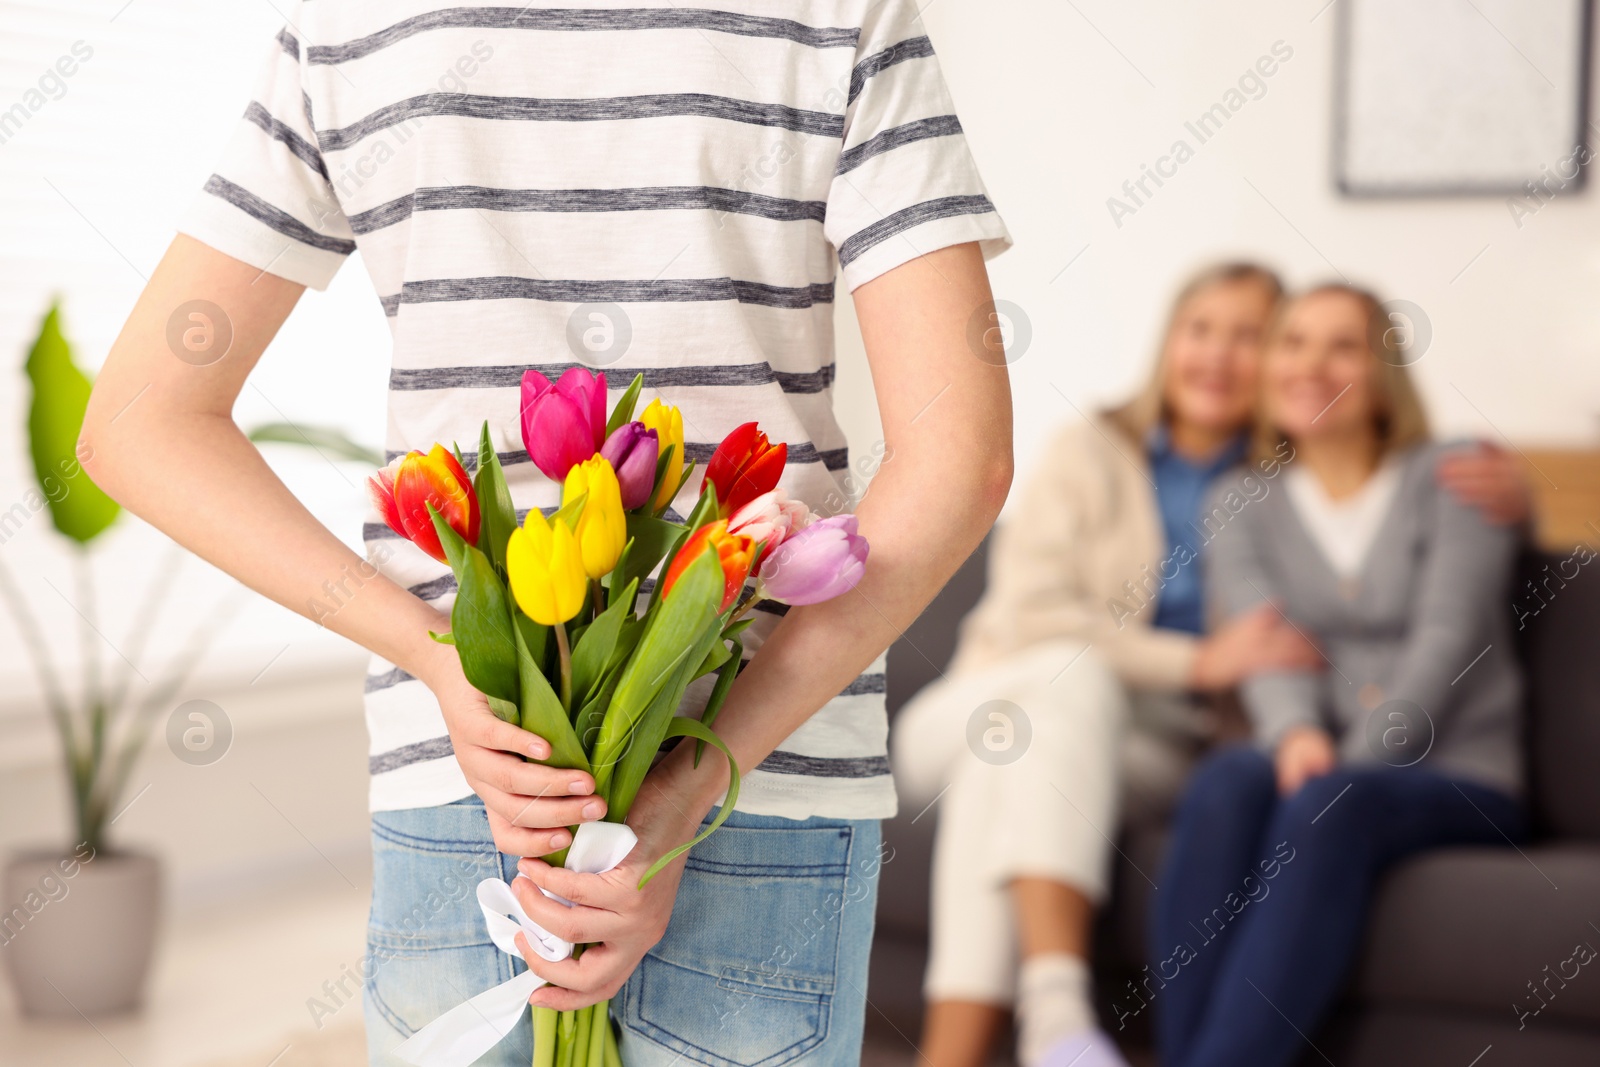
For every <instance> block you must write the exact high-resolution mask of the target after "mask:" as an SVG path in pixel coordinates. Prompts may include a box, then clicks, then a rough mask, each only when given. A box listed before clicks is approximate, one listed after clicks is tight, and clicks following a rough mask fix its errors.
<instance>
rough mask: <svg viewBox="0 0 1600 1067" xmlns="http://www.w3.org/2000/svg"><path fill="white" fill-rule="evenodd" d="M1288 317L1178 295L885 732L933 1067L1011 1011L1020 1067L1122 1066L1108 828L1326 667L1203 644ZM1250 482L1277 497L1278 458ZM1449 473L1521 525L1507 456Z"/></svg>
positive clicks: (1251, 633)
mask: <svg viewBox="0 0 1600 1067" xmlns="http://www.w3.org/2000/svg"><path fill="white" fill-rule="evenodd" d="M1281 295H1282V287H1281V285H1280V283H1279V281H1278V278H1277V277H1276V275H1274V274H1273V273H1272V272H1271V271H1270V270H1267V269H1266V268H1264V267H1261V266H1258V265H1256V264H1252V263H1230V264H1225V265H1222V266H1216V267H1212V268H1209V269H1207V270H1204V271H1202V272H1200V273H1199V274H1197V275H1196V276H1195V277H1194V278H1193V279H1192V280H1191V281H1190V282H1189V283H1188V284H1187V285H1185V286H1184V287H1183V288H1182V289H1181V290H1180V292H1179V294H1178V296H1177V298H1176V300H1175V301H1174V303H1173V306H1172V310H1171V313H1170V317H1169V319H1168V323H1167V327H1166V331H1165V334H1164V336H1163V340H1162V343H1161V347H1160V352H1159V356H1158V359H1157V361H1156V367H1155V370H1154V373H1153V374H1152V376H1151V378H1150V381H1149V384H1148V385H1147V386H1146V388H1145V389H1144V390H1143V391H1142V392H1141V393H1140V394H1139V395H1138V396H1137V397H1135V398H1134V399H1133V400H1132V401H1130V402H1128V403H1127V404H1124V405H1123V406H1121V407H1119V408H1116V409H1114V410H1111V411H1108V412H1105V413H1101V414H1096V415H1093V416H1090V417H1088V418H1086V419H1081V420H1077V421H1076V422H1075V423H1074V424H1072V425H1069V426H1068V427H1066V428H1064V429H1063V430H1061V431H1060V432H1059V433H1058V434H1057V435H1056V436H1055V438H1054V439H1053V440H1052V441H1051V442H1050V444H1049V446H1048V449H1047V451H1046V452H1045V453H1044V455H1043V457H1042V459H1041V460H1040V462H1039V463H1038V464H1037V465H1036V467H1035V473H1034V474H1033V476H1032V480H1031V482H1030V484H1028V485H1027V487H1026V488H1025V489H1024V490H1023V491H1022V492H1021V493H1020V494H1019V495H1018V498H1017V499H1014V500H1013V501H1012V504H1011V509H1010V511H1009V513H1008V515H1007V517H1006V521H1005V522H1003V523H1002V524H1001V526H1000V528H999V529H998V531H997V532H996V534H995V540H994V543H993V545H992V546H991V549H990V552H989V576H988V587H987V591H986V593H985V596H984V599H983V601H982V602H981V603H980V604H979V606H978V607H977V608H976V609H975V610H974V611H973V613H972V614H971V615H970V616H969V617H968V618H967V619H966V620H965V622H964V623H963V626H962V633H961V642H960V646H959V648H958V650H957V653H956V656H955V659H954V661H953V662H952V663H951V665H950V668H949V670H948V671H947V672H946V675H945V677H944V678H943V679H941V680H940V681H938V682H936V683H934V684H933V685H930V686H928V687H927V688H926V689H924V690H923V691H922V692H921V693H920V694H918V696H917V697H916V698H915V699H914V700H913V701H912V702H911V703H910V704H909V705H907V707H906V708H905V709H903V710H902V712H901V713H900V715H899V717H898V718H897V719H896V722H895V725H894V729H893V730H892V732H891V743H892V748H893V756H894V769H895V776H896V781H897V782H898V783H899V786H900V789H901V791H902V801H903V804H904V805H905V806H906V807H908V808H910V809H912V810H916V809H922V808H924V806H931V805H932V803H933V802H934V801H935V800H938V801H939V808H940V814H939V821H938V826H937V829H936V843H935V851H934V876H933V902H932V906H933V915H932V931H931V946H930V948H931V952H930V960H929V965H928V972H927V975H926V978H925V982H924V992H925V995H926V997H927V1000H928V1002H929V1003H928V1013H927V1021H926V1024H925V1027H924V1032H923V1038H922V1047H921V1051H922V1055H923V1058H924V1059H925V1060H926V1061H927V1062H928V1063H929V1064H930V1065H931V1067H980V1065H982V1064H983V1063H984V1062H985V1061H986V1059H987V1056H988V1052H989V1049H990V1046H991V1045H992V1043H993V1041H994V1038H995V1037H996V1035H997V1034H998V1032H999V1030H1000V1028H1001V1027H1002V1026H1003V1025H1004V1023H1005V1021H1006V1016H1007V1011H1008V1009H1010V1008H1011V1006H1012V1005H1013V1004H1015V1006H1016V1014H1017V1018H1018V1022H1019V1025H1020V1034H1019V1041H1018V1049H1019V1053H1020V1058H1021V1060H1022V1063H1023V1065H1024V1067H1039V1065H1047V1067H1066V1065H1067V1064H1072V1065H1073V1067H1107V1065H1111V1067H1121V1065H1122V1064H1123V1060H1122V1059H1121V1057H1120V1055H1119V1054H1118V1053H1117V1051H1116V1048H1115V1046H1114V1045H1113V1044H1112V1042H1111V1040H1110V1039H1109V1037H1107V1036H1106V1035H1105V1034H1104V1033H1103V1032H1102V1031H1101V1030H1100V1029H1099V1027H1098V1024H1097V1022H1096V1018H1095V1013H1094V1010H1093V1008H1092V1006H1091V1003H1090V993H1091V988H1090V980H1089V972H1088V966H1087V963H1086V960H1087V954H1088V949H1089V938H1090V927H1091V922H1092V919H1093V914H1094V909H1095V907H1096V906H1097V905H1098V904H1099V903H1100V902H1102V901H1103V900H1104V898H1105V895H1106V892H1107V889H1108V881H1109V867H1110V862H1109V860H1110V856H1111V852H1112V841H1113V840H1114V839H1115V837H1116V836H1117V833H1118V827H1119V825H1121V824H1122V823H1123V822H1124V821H1134V820H1161V819H1165V818H1166V817H1167V815H1168V814H1169V813H1170V809H1171V807H1172V805H1173V804H1174V803H1175V802H1176V798H1177V795H1178V792H1179V790H1180V789H1181V787H1182V784H1183V782H1184V781H1185V779H1186V777H1187V774H1188V771H1189V768H1190V766H1191V764H1192V763H1193V762H1194V761H1195V760H1196V759H1197V758H1198V756H1199V754H1200V752H1201V751H1202V750H1203V748H1204V746H1205V745H1206V743H1207V741H1208V739H1209V737H1210V733H1211V723H1210V718H1209V716H1208V714H1207V712H1206V710H1205V707H1204V702H1205V697H1206V696H1207V695H1208V694H1212V693H1217V692H1221V691H1224V690H1229V689H1232V688H1233V687H1235V686H1236V685H1238V684H1239V683H1240V682H1241V681H1243V680H1244V679H1246V678H1249V677H1252V676H1254V675H1257V674H1260V673H1262V672H1284V671H1289V670H1310V669H1315V668H1317V667H1319V666H1321V663H1322V661H1321V658H1320V657H1319V656H1318V654H1317V652H1316V650H1315V649H1314V648H1313V647H1312V646H1311V645H1310V643H1309V642H1308V641H1307V640H1306V639H1305V638H1304V637H1303V636H1302V635H1301V634H1300V633H1298V632H1296V630H1295V629H1294V628H1293V627H1292V626H1290V625H1289V624H1288V623H1287V622H1286V621H1285V620H1284V619H1283V618H1282V617H1281V616H1280V615H1279V614H1278V613H1277V612H1276V611H1274V610H1272V609H1271V608H1270V607H1268V606H1265V605H1262V606H1259V607H1257V608H1256V609H1254V610H1252V611H1248V612H1245V613H1242V614H1240V615H1239V616H1237V617H1236V618H1234V619H1232V620H1231V621H1230V622H1229V623H1228V624H1227V625H1226V626H1224V627H1222V628H1220V629H1219V630H1218V631H1217V632H1215V633H1213V634H1211V635H1209V636H1202V633H1201V631H1202V610H1201V600H1202V593H1201V581H1200V576H1199V567H1198V563H1197V556H1198V554H1199V553H1200V552H1201V551H1202V550H1203V549H1204V546H1205V542H1206V541H1207V540H1208V539H1209V538H1210V537H1211V536H1212V534H1211V532H1210V531H1209V530H1208V528H1207V526H1206V524H1205V523H1204V522H1202V518H1203V510H1202V506H1203V502H1204V501H1205V499H1206V497H1207V496H1208V494H1209V492H1210V490H1211V488H1212V486H1213V485H1214V484H1215V483H1216V482H1217V480H1218V479H1219V478H1220V477H1221V476H1222V475H1223V474H1224V473H1225V472H1227V471H1228V470H1229V469H1230V468H1232V467H1234V466H1235V465H1236V464H1238V463H1239V462H1241V461H1242V460H1243V459H1244V458H1245V457H1246V453H1247V451H1248V447H1249V439H1250V428H1251V425H1252V421H1253V413H1254V408H1255V404H1256V393H1257V378H1258V370H1259V362H1260V354H1261V346H1262V342H1263V339H1264V336H1265V334H1266V331H1267V328H1268V326H1269V324H1270V322H1271V320H1272V318H1273V315H1274V312H1275V310H1276V308H1277V306H1278V303H1279V300H1280V298H1281ZM1263 460H1264V465H1262V464H1261V463H1258V465H1257V468H1256V469H1257V471H1258V473H1259V474H1261V476H1262V477H1263V478H1267V477H1269V472H1270V475H1271V476H1276V475H1277V473H1278V471H1279V470H1280V469H1281V467H1282V465H1283V458H1281V457H1276V456H1274V457H1263ZM1439 475H1440V477H1441V479H1442V480H1445V481H1447V482H1449V483H1450V484H1451V485H1452V486H1453V487H1454V490H1455V491H1456V492H1457V493H1459V494H1460V495H1461V497H1462V498H1463V499H1469V500H1471V501H1472V502H1474V503H1475V504H1476V505H1477V506H1479V507H1481V508H1484V509H1485V510H1486V511H1490V512H1494V513H1496V514H1497V515H1498V516H1499V517H1500V518H1502V519H1504V520H1507V521H1511V520H1515V519H1517V518H1518V517H1519V516H1520V514H1521V513H1522V511H1523V510H1524V503H1523V502H1524V498H1525V491H1524V489H1523V488H1522V483H1521V481H1520V478H1519V477H1518V475H1517V473H1516V471H1515V469H1514V467H1513V466H1512V464H1511V463H1510V461H1509V459H1508V458H1507V457H1506V456H1505V455H1504V454H1503V453H1500V452H1498V451H1493V450H1485V451H1483V452H1482V453H1481V454H1479V455H1476V456H1468V457H1459V458H1458V459H1457V460H1454V461H1453V462H1452V463H1451V464H1449V465H1447V466H1442V467H1441V468H1440V471H1439ZM919 817H920V816H919Z"/></svg>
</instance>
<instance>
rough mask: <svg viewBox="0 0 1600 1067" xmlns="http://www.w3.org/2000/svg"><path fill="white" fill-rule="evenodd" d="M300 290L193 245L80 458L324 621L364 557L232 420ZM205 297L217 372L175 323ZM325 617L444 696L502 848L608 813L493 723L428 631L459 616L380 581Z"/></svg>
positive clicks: (139, 313) (536, 744)
mask: <svg viewBox="0 0 1600 1067" xmlns="http://www.w3.org/2000/svg"><path fill="white" fill-rule="evenodd" d="M303 291H304V287H303V286H300V285H297V284H295V283H293V282H289V281H286V280H284V279H282V278H279V277H277V276H276V275H273V274H267V273H264V272H262V271H260V270H257V269H256V268H254V267H251V266H249V265H248V264H245V263H242V262H240V261H239V260H236V259H233V258H231V257H229V256H225V255H223V254H222V253H220V252H217V251H215V250H214V249H212V248H210V247H208V246H206V245H204V244H202V243H200V242H198V241H195V240H193V239H191V238H188V237H184V236H181V235H180V236H179V237H178V238H177V239H176V240H174V241H173V243H172V246H171V247H170V248H169V249H168V250H167V253H166V255H165V256H164V257H162V260H161V263H160V264H159V265H158V266H157V267H156V270H155V272H154V273H153V274H152V275H151V278H150V282H149V284H148V285H147V286H146V288H145V291H144V293H143V294H141V296H140V297H139V301H138V303H137V304H135V306H134V309H133V312H132V314H131V315H130V316H129V318H128V322H127V324H126V325H125V326H124V327H123V329H122V333H121V335H120V336H118V338H117V340H116V342H115V343H114V344H113V345H112V348H111V352H110V354H109V355H108V356H107V358H106V362H105V366H104V368H103V369H102V370H101V372H100V375H99V378H98V380H97V381H96V382H95V387H94V393H93V395H92V396H91V397H90V401H89V410H88V413H87V415H86V416H85V418H84V425H83V435H82V447H81V449H80V451H81V452H82V454H83V455H84V456H85V460H84V466H85V468H86V469H87V470H88V472H89V475H90V477H92V478H93V479H94V480H95V483H96V484H97V485H99V486H100V487H101V488H102V489H104V490H105V491H106V492H107V493H109V494H110V495H112V496H113V497H115V498H116V499H117V500H118V501H120V502H121V503H122V504H123V505H124V506H125V507H127V508H128V510H130V511H132V512H134V513H135V514H137V515H139V516H140V517H141V518H143V519H145V520H146V521H148V522H149V523H150V524H151V525H153V526H155V527H157V528H158V529H160V530H162V531H164V532H165V533H166V534H167V535H168V536H170V537H172V539H173V540H175V541H177V542H178V543H179V544H181V545H183V546H184V547H186V548H188V549H190V550H191V551H192V552H194V553H195V554H196V555H198V556H200V557H201V558H202V559H205V560H207V561H209V562H210V563H212V564H215V565H216V566H217V567H219V568H220V569H222V570H224V571H226V572H227V573H229V574H231V575H233V576H234V577H235V578H237V579H239V580H240V581H241V582H243V583H244V584H245V585H247V586H249V587H250V588H252V589H254V590H255V591H257V592H258V593H261V594H262V595H264V596H267V597H269V598H271V599H272V600H275V601H277V602H278V603H279V604H282V605H284V606H285V607H287V608H289V609H291V610H293V611H296V612H299V613H300V614H302V615H306V616H307V617H312V608H311V605H312V604H313V603H320V602H321V599H322V585H323V583H324V582H326V581H333V582H335V583H337V582H339V581H341V580H342V579H344V577H345V576H346V575H348V574H350V573H352V572H353V571H354V570H355V568H357V567H358V566H361V565H362V560H361V558H360V557H359V556H357V555H356V554H355V553H354V552H352V551H350V549H349V548H347V547H345V545H344V544H343V543H341V542H340V541H339V539H338V538H336V537H335V536H334V535H333V534H332V533H331V532H329V530H328V529H327V528H326V527H324V526H323V525H322V524H321V523H319V522H318V521H317V520H316V518H315V517H314V516H312V514H311V513H310V512H309V511H307V510H306V509H305V507H304V506H303V505H302V504H301V503H300V502H299V501H298V500H296V499H295V497H294V495H293V494H292V493H290V492H289V490H288V488H287V487H286V486H285V485H284V484H283V482H282V481H280V480H279V478H278V476H277V475H276V474H274V473H273V471H272V469H271V468H270V467H269V466H267V464H266V462H265V460H263V459H262V457H261V454H260V453H259V452H258V451H257V450H256V448H255V446H254V445H252V444H251V443H250V441H249V440H248V439H247V438H246V437H245V435H244V433H243V432H242V431H241V430H240V429H239V427H238V426H237V425H236V424H235V423H234V421H233V415H232V412H233V405H234V401H235V400H236V399H237V397H238V395H239V391H240V390H241V389H242V388H243V387H244V383H245V379H246V378H247V377H248V376H249V374H250V371H251V370H252V369H253V368H254V367H255V365H256V362H257V360H259V359H260V358H261V353H262V352H263V351H264V350H265V349H266V347H267V344H268V342H270V341H271V340H272V338H273V337H274V336H275V335H276V334H277V332H278V328H279V327H280V326H281V325H282V324H283V321H284V319H285V318H287V317H288V315H289V312H290V311H291V310H292V309H293V308H294V306H295V303H296V301H298V300H299V299H300V294H301V293H302V292H303ZM196 300H203V301H208V302H209V303H211V304H214V305H215V306H216V307H217V308H220V309H221V310H222V312H223V314H224V315H226V318H227V323H228V325H229V326H230V327H231V330H232V341H231V344H230V345H229V346H228V348H227V350H226V353H225V354H224V355H223V356H222V357H221V358H220V359H217V360H216V361H215V362H210V363H206V364H205V365H197V364H200V363H204V360H195V361H191V360H189V359H184V358H180V357H179V356H178V355H177V354H176V353H175V352H174V351H173V350H172V349H171V348H169V346H168V341H167V323H168V320H169V319H170V318H171V317H172V315H173V314H174V312H176V311H177V310H178V309H179V308H180V307H181V306H182V305H185V304H188V303H189V302H191V301H196ZM215 325H218V326H220V325H222V324H221V323H217V324H215ZM317 621H319V622H321V623H322V624H323V625H325V626H327V627H328V629H330V630H333V631H334V632H335V633H338V634H341V635H343V636H345V637H348V638H350V639H351V640H353V641H355V642H357V643H358V644H361V645H363V646H365V647H366V648H368V649H371V650H372V651H374V652H376V653H377V654H378V655H380V656H382V657H384V658H385V659H387V660H389V661H390V662H392V663H394V664H395V665H397V666H399V667H400V668H401V669H403V670H405V671H407V672H408V673H410V674H412V675H413V676H415V677H417V678H419V679H421V680H422V681H423V682H424V683H425V684H427V685H428V686H429V687H430V688H431V689H432V690H433V692H434V694H435V695H436V696H437V697H438V698H439V701H440V705H441V707H443V709H444V711H445V718H446V721H447V723H448V725H449V729H450V736H451V740H452V742H453V744H454V746H455V750H456V757H457V759H458V760H459V761H460V763H461V765H462V768H463V770H464V771H465V772H466V774H467V778H468V781H469V783H470V784H471V785H472V787H473V788H474V789H475V790H477V791H478V792H479V794H480V795H482V796H483V797H484V799H485V802H486V803H487V804H488V806H489V808H490V810H491V816H492V819H493V820H494V821H495V822H496V824H497V825H496V842H497V843H498V844H499V846H500V847H501V849H502V850H503V851H506V852H509V853H511V854H514V855H525V854H526V855H540V854H543V853H545V852H548V851H550V849H551V848H552V847H560V846H561V845H564V844H566V843H567V841H568V840H569V839H570V835H569V834H568V833H567V831H566V830H565V829H564V827H566V826H568V825H571V824H574V823H577V822H580V821H585V818H586V817H585V816H584V814H583V812H582V809H583V808H584V807H585V806H586V805H587V804H590V803H598V801H595V800H594V799H593V798H590V797H587V796H583V795H569V793H576V792H578V791H579V789H580V788H581V792H582V793H588V792H589V791H590V790H591V789H592V787H593V784H592V781H591V780H590V778H589V776H587V775H582V774H575V773H573V772H570V771H560V772H556V771H552V770H549V769H547V768H544V767H540V766H537V765H535V764H530V763H525V762H523V761H522V760H521V758H520V757H521V756H522V755H532V756H535V757H537V756H542V755H548V754H549V749H548V746H546V745H545V743H544V741H543V740H541V739H539V738H537V737H535V736H534V735H533V734H530V733H528V732H526V731H523V730H520V729H518V728H517V727H514V726H511V725H509V724H506V723H503V722H501V721H500V720H498V719H496V718H495V717H494V716H493V714H492V713H490V711H489V709H488V705H487V703H486V702H485V701H484V699H483V697H482V696H481V695H480V694H478V693H477V692H476V691H475V690H473V689H472V687H471V686H470V685H468V684H467V681H466V679H465V677H464V676H462V674H461V668H460V662H459V660H458V659H457V658H456V654H455V650H454V649H452V648H450V647H448V646H445V645H440V644H437V643H435V642H434V641H432V640H431V639H430V638H429V637H428V630H429V629H433V630H448V629H449V628H450V622H449V619H448V617H447V616H445V615H443V614H441V613H440V612H439V611H437V610H436V609H434V608H432V607H430V606H429V605H428V604H426V603H424V602H423V601H422V600H420V599H418V598H417V597H415V596H413V595H412V594H411V593H409V592H408V591H406V590H405V589H402V588H400V587H399V586H398V585H396V584H394V583H393V582H391V581H389V580H388V579H387V578H383V577H381V576H380V577H377V578H375V579H373V580H371V581H368V582H366V583H365V584H364V585H363V586H362V587H361V590H360V592H359V594H358V595H357V596H354V597H352V598H351V599H350V600H349V602H347V603H346V604H345V605H344V606H343V607H341V608H340V609H339V610H338V611H337V612H334V613H332V614H325V615H324V616H323V617H322V618H320V619H318V620H317ZM512 753H515V755H513V754H512ZM575 782H578V783H580V785H579V786H578V787H577V788H575V787H574V783H575ZM538 797H546V798H551V799H543V800H534V799H533V798H538ZM554 798H561V799H554ZM603 810H604V809H603V806H602V807H601V808H600V809H599V811H597V812H596V813H595V814H594V815H591V816H588V817H587V818H594V817H598V814H600V813H603ZM513 819H515V820H516V821H517V823H518V825H517V826H515V827H514V826H512V825H511V820H513ZM552 832H553V833H554V835H555V836H554V839H553V838H552ZM556 842H559V844H558V843H556Z"/></svg>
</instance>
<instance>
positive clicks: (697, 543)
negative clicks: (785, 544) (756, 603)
mask: <svg viewBox="0 0 1600 1067" xmlns="http://www.w3.org/2000/svg"><path fill="white" fill-rule="evenodd" d="M708 550H709V551H714V552H716V554H717V560H718V562H719V563H721V564H722V579H723V590H722V607H720V608H719V609H717V610H719V611H727V610H728V609H729V608H730V607H732V606H733V602H734V600H736V599H737V598H738V596H739V590H741V589H743V588H744V580H745V579H746V578H748V577H749V576H750V563H751V561H752V559H753V557H754V556H755V551H756V543H755V542H754V541H752V540H751V539H750V538H748V537H745V536H744V535H742V534H731V533H729V532H728V523H727V520H725V519H718V520H717V521H716V522H712V523H707V524H706V525H704V526H702V527H700V528H699V529H698V530H696V531H695V532H694V533H692V534H690V535H689V539H688V540H687V541H685V542H684V543H683V547H682V548H680V549H678V554H677V555H676V556H674V557H672V565H671V566H669V567H668V568H667V576H666V578H664V579H663V580H662V585H661V595H662V596H666V595H667V594H669V593H671V592H672V587H673V585H674V584H676V583H677V581H678V576H679V575H681V574H682V573H683V572H684V570H685V569H686V568H687V567H688V566H689V564H691V563H693V562H694V561H695V560H697V559H699V558H700V557H701V555H703V554H704V553H705V552H707V551H708Z"/></svg>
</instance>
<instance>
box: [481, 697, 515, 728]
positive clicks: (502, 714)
mask: <svg viewBox="0 0 1600 1067" xmlns="http://www.w3.org/2000/svg"><path fill="white" fill-rule="evenodd" d="M484 699H486V700H488V701H489V710H490V711H492V712H494V717H495V718H497V719H499V720H500V721H501V722H508V723H510V724H511V725H512V726H517V725H520V724H521V722H522V713H521V712H520V711H518V710H517V705H516V702H515V701H511V700H501V699H500V698H499V697H491V696H487V695H486V696H485V698H484Z"/></svg>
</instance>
